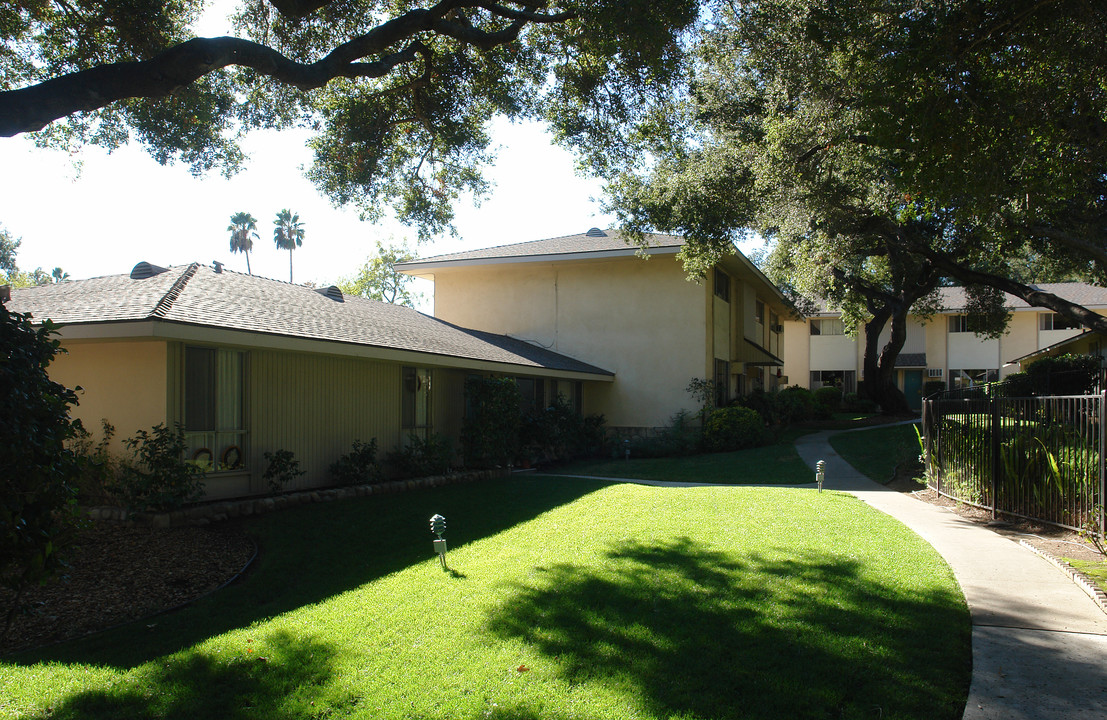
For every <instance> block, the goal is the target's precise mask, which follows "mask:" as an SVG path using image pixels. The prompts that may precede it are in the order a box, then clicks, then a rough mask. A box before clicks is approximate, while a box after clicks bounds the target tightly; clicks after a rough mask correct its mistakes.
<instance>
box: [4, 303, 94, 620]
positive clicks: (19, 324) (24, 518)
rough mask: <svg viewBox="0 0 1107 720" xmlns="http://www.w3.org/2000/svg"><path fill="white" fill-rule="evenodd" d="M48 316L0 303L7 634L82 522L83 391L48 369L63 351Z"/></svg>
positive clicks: (59, 564)
mask: <svg viewBox="0 0 1107 720" xmlns="http://www.w3.org/2000/svg"><path fill="white" fill-rule="evenodd" d="M54 334H56V326H55V325H54V324H53V323H51V322H50V321H49V320H47V321H46V322H44V323H43V324H42V326H41V327H39V328H35V327H34V325H33V324H32V322H31V316H30V315H25V314H22V313H9V312H8V309H7V308H6V307H4V305H3V304H2V303H0V474H2V476H3V477H2V479H0V584H2V585H3V586H4V587H5V588H7V589H9V590H10V591H11V592H12V593H13V594H14V598H15V600H14V602H13V603H11V605H10V607H9V608H8V612H7V613H6V617H5V618H3V621H4V625H3V627H0V634H2V633H3V632H4V631H6V630H7V628H8V627H9V626H10V623H11V621H12V620H13V619H14V617H15V613H16V612H18V611H19V610H20V608H21V597H22V593H23V591H24V590H25V589H26V588H27V587H29V586H31V585H34V584H39V583H43V582H45V581H46V580H47V579H49V578H50V577H51V576H53V575H54V574H56V573H57V572H58V571H59V570H61V569H63V568H64V567H65V565H66V562H65V552H66V548H67V546H68V545H69V544H70V543H71V542H72V540H73V536H74V531H75V529H76V527H77V525H78V515H77V501H76V488H75V486H74V478H75V477H76V476H77V473H78V460H77V456H76V455H75V454H74V453H73V451H72V450H70V449H69V448H67V447H66V443H67V441H69V440H70V439H71V438H72V437H73V436H74V433H75V425H74V422H73V421H72V420H71V419H70V417H69V407H70V406H71V405H76V404H77V396H76V394H75V393H74V392H73V391H72V390H69V389H67V388H65V387H64V386H62V385H59V384H58V383H56V382H53V381H52V380H50V377H49V375H48V374H47V367H49V365H50V363H51V362H53V360H54V357H55V355H57V354H58V353H59V352H64V351H63V350H62V349H61V347H60V344H59V342H58V341H57V339H55V338H53V337H51V336H52V335H54Z"/></svg>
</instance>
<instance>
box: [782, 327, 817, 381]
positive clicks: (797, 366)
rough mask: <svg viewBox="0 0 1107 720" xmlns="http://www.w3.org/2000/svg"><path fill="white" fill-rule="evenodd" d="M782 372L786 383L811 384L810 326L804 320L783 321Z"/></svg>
mask: <svg viewBox="0 0 1107 720" xmlns="http://www.w3.org/2000/svg"><path fill="white" fill-rule="evenodd" d="M784 348H785V351H786V352H785V354H784V357H783V360H784V374H785V375H787V376H788V385H800V386H802V387H809V386H810V384H811V328H810V327H809V326H808V324H807V323H806V322H797V321H795V320H785V321H784Z"/></svg>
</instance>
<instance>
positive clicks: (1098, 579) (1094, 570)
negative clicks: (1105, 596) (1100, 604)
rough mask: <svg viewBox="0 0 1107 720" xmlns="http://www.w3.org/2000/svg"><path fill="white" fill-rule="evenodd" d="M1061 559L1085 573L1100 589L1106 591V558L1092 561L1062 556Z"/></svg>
mask: <svg viewBox="0 0 1107 720" xmlns="http://www.w3.org/2000/svg"><path fill="white" fill-rule="evenodd" d="M1062 560H1064V561H1065V562H1067V563H1068V564H1069V565H1072V566H1073V567H1074V568H1076V569H1077V570H1079V571H1080V572H1082V573H1084V574H1085V575H1087V576H1088V579H1089V580H1091V581H1092V582H1093V583H1095V584H1096V586H1098V587H1099V589H1100V590H1102V591H1104V592H1107V559H1103V560H1094V561H1092V560H1076V559H1073V558H1062Z"/></svg>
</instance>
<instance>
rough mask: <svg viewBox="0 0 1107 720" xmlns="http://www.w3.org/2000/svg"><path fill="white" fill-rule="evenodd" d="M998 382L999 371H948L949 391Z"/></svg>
mask: <svg viewBox="0 0 1107 720" xmlns="http://www.w3.org/2000/svg"><path fill="white" fill-rule="evenodd" d="M996 380H999V369H998V368H997V369H995V370H950V371H949V389H950V390H957V389H959V388H969V387H976V386H977V385H983V384H984V383H990V382H995V381H996Z"/></svg>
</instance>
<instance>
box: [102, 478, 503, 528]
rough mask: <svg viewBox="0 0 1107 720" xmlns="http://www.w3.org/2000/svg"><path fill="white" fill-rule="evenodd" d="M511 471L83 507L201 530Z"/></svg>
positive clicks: (110, 516)
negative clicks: (159, 508) (152, 504)
mask: <svg viewBox="0 0 1107 720" xmlns="http://www.w3.org/2000/svg"><path fill="white" fill-rule="evenodd" d="M510 473H511V471H510V469H503V468H498V469H494V470H474V471H471V472H461V473H450V474H449V475H432V476H430V477H424V478H413V479H409V480H392V481H389V482H383V483H374V484H371V485H350V486H347V487H332V488H317V489H310V490H297V491H293V492H289V493H282V494H280V495H274V496H267V497H253V498H242V499H238V500H216V501H213V502H209V503H203V504H200V505H191V506H188V507H184V508H181V509H179V510H173V511H171V512H164V513H147V512H129V511H128V510H126V509H125V508H120V507H114V506H110V505H99V506H95V507H89V508H82V514H83V515H84V517H86V518H88V519H89V520H92V521H93V522H108V523H120V524H123V525H132V526H133V525H146V526H150V527H155V528H170V527H188V526H195V527H203V526H205V525H211V524H212V523H218V522H224V521H226V520H230V519H231V518H239V517H250V516H253V515H264V514H265V513H269V512H273V511H276V510H283V509H284V508H288V507H295V506H297V505H305V504H307V503H316V502H328V501H331V500H344V499H346V498H353V497H367V496H369V495H392V494H395V493H401V492H410V491H412V490H422V489H425V488H432V487H441V486H443V485H457V484H461V483H472V482H479V481H481V480H491V479H493V478H501V477H507V476H508V475H509V474H510Z"/></svg>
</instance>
